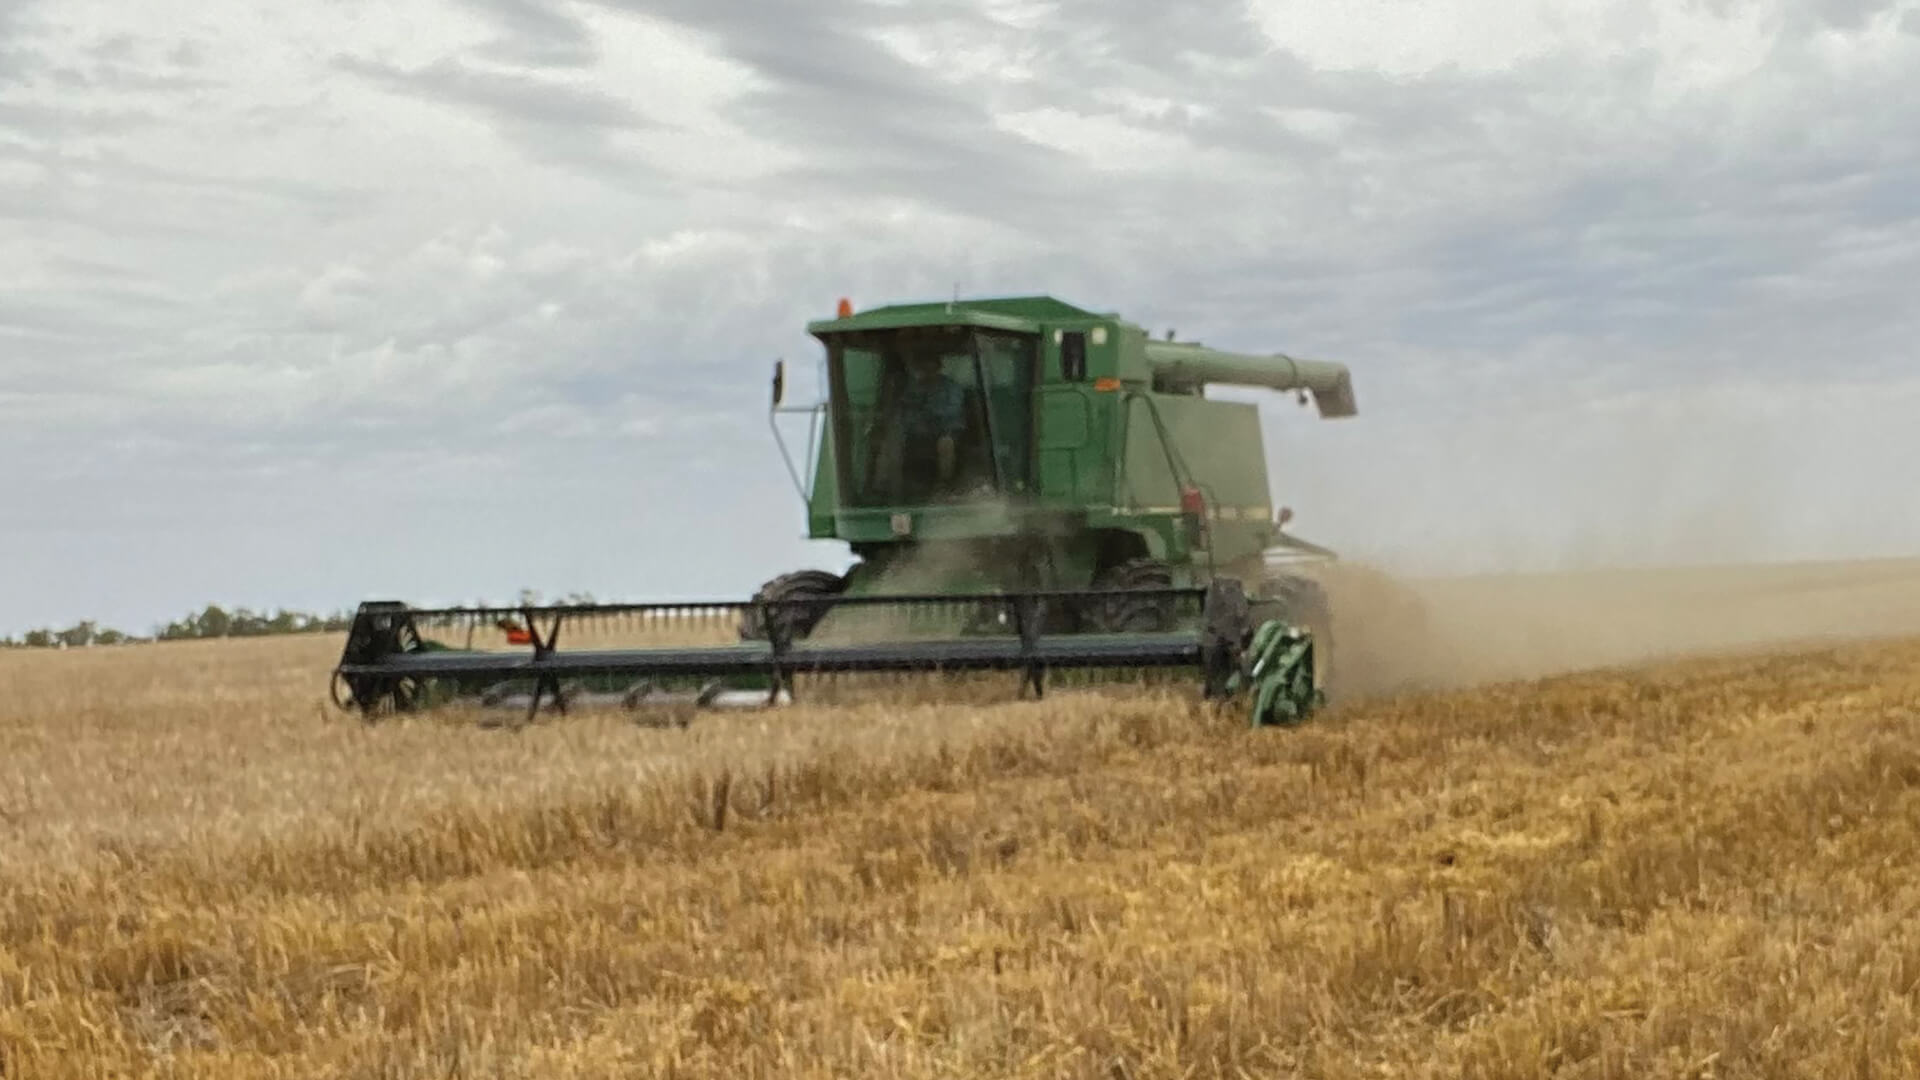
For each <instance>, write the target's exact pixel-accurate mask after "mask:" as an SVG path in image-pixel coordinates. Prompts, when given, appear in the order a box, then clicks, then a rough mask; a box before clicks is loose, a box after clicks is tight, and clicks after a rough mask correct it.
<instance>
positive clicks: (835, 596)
mask: <svg viewBox="0 0 1920 1080" xmlns="http://www.w3.org/2000/svg"><path fill="white" fill-rule="evenodd" d="M807 329H808V332H809V333H810V334H811V335H812V336H813V337H814V338H815V339H816V340H817V341H818V342H819V343H820V345H821V347H822V355H821V361H822V370H823V376H824V378H823V387H824V394H823V397H822V399H821V400H819V401H816V402H811V403H807V404H793V403H789V402H788V401H787V400H786V381H787V380H786V369H785V364H784V363H776V364H775V366H774V371H773V379H772V392H771V408H770V413H769V420H770V422H771V426H772V427H773V431H774V435H775V439H776V442H777V443H778V445H779V448H780V451H781V454H782V456H783V458H784V459H785V462H786V465H787V469H788V472H789V474H790V475H791V477H792V479H793V482H794V486H795V489H796V492H797V494H798V495H799V497H800V500H801V502H802V504H803V507H804V515H805V525H806V536H808V537H809V538H811V539H816V540H833V541H838V542H841V543H843V544H845V545H846V546H847V549H848V550H849V552H850V554H851V556H852V565H851V567H850V568H849V569H847V570H845V571H843V572H833V571H827V570H820V569H800V570H795V571H792V572H789V573H784V574H781V575H779V576H776V577H774V578H773V579H772V580H770V581H768V582H767V583H766V584H765V585H764V586H763V587H761V588H760V589H759V590H758V592H756V593H755V594H754V595H753V596H752V597H750V598H747V599H744V600H728V601H716V602H713V603H702V604H687V603H671V604H647V603H638V604H569V605H545V606H536V605H531V604H520V605H503V606H500V607H485V606H476V607H461V608H416V607H411V606H408V605H407V604H405V603H402V602H397V601H370V602H367V603H363V604H362V605H361V606H360V608H359V609H358V611H357V612H356V614H355V618H354V622H353V626H352V629H351V630H350V632H349V635H348V642H347V645H346V648H345V650H344V652H343V654H342V656H341V660H340V663H339V665H338V666H337V668H336V669H335V672H334V675H335V680H334V686H335V691H334V696H335V700H336V702H337V703H338V704H340V705H341V706H342V707H343V708H349V709H354V710H357V711H359V712H361V713H362V714H363V715H365V716H367V717H369V718H373V717H377V716H383V715H388V714H391V713H393V712H410V711H415V710H419V709H422V708H427V707H430V706H437V705H441V704H447V703H452V702H466V703H479V704H486V705H494V706H505V707H507V708H510V709H516V710H524V711H525V716H526V717H527V718H529V719H531V718H533V717H535V716H537V715H538V713H539V712H540V710H541V709H542V708H546V709H550V710H561V711H564V710H566V709H569V708H575V707H581V706H584V705H591V704H607V705H616V706H620V707H628V708H645V707H647V706H650V705H657V704H660V703H663V702H665V703H680V704H685V703H692V704H693V705H696V706H709V707H714V706H726V705H739V706H746V707H760V706H764V705H772V704H783V703H786V702H789V701H792V700H794V697H795V695H796V693H802V692H806V691H802V689H801V688H802V687H803V686H813V685H817V684H818V680H822V679H825V680H834V679H840V678H844V677H849V676H861V675H892V676H916V677H917V676H922V675H925V674H927V673H944V674H947V675H965V674H968V673H972V674H973V675H975V676H979V675H981V674H983V673H993V672H998V673H1003V677H1004V675H1016V676H1018V679H1019V683H1018V685H1019V688H1020V690H1021V692H1022V693H1026V692H1031V693H1034V694H1040V693H1043V692H1044V691H1045V688H1046V687H1047V685H1048V684H1049V683H1059V682H1063V681H1065V682H1076V681H1089V680H1090V681H1100V680H1102V679H1111V678H1113V677H1116V676H1118V677H1127V676H1135V677H1138V676H1141V675H1152V674H1158V675H1160V676H1162V677H1166V676H1171V677H1174V678H1181V677H1185V678H1189V679H1196V680H1197V681H1198V682H1199V683H1200V684H1201V687H1202V689H1203V691H1204V693H1205V695H1206V696H1207V697H1209V698H1212V699H1216V700H1242V701H1245V702H1246V704H1247V706H1248V708H1249V710H1250V713H1251V721H1252V722H1253V723H1255V724H1262V725H1266V724H1291V723H1297V722H1299V721H1300V720H1302V719H1304V718H1305V717H1306V716H1308V715H1309V714H1310V713H1312V712H1313V711H1314V710H1315V709H1317V708H1318V707H1320V706H1321V705H1322V704H1324V702H1325V701H1326V700H1327V695H1328V692H1329V690H1330V688H1332V687H1333V686H1335V685H1337V680H1338V678H1339V672H1340V670H1341V667H1342V662H1343V661H1342V655H1341V652H1340V647H1339V644H1338V642H1339V638H1340V628H1339V627H1337V626H1336V625H1335V623H1334V619H1333V607H1332V604H1331V603H1330V601H1329V596H1328V590H1327V587H1326V585H1325V584H1324V581H1323V579H1324V578H1325V577H1326V573H1325V570H1326V567H1327V565H1328V564H1331V563H1332V562H1333V561H1334V560H1335V559H1336V556H1335V554H1334V553H1333V552H1332V551H1329V550H1327V549H1325V548H1322V547H1319V546H1317V545H1314V544H1312V543H1309V542H1307V541H1305V540H1301V539H1299V538H1297V537H1294V536H1292V535H1291V534H1289V533H1288V532H1287V531H1286V528H1285V526H1286V525H1287V523H1288V520H1289V518H1290V514H1289V512H1288V511H1286V510H1284V509H1276V507H1275V505H1274V500H1273V498H1272V495H1271V493H1270V490H1269V483H1268V476H1267V467H1266V455H1265V452H1264V446H1263V441H1262V433H1261V425H1260V417H1259V411H1258V408H1257V406H1256V405H1254V404H1250V403H1246V402H1236V401H1223V400H1218V399H1214V398H1209V397H1208V396H1207V394H1206V390H1207V388H1208V387H1209V386H1234V387H1252V388H1265V389H1270V390H1274V391H1278V392H1283V393H1290V394H1294V395H1297V396H1298V399H1299V400H1300V402H1301V403H1302V404H1303V405H1304V404H1306V403H1307V402H1308V401H1309V400H1311V402H1312V403H1313V405H1314V406H1315V407H1316V409H1317V411H1318V413H1319V415H1320V416H1321V417H1323V418H1329V419H1333V418H1344V417H1351V416H1354V415H1355V414H1356V412H1357V405H1356V402H1355V397H1354V391H1353V384H1352V380H1351V376H1350V374H1349V372H1348V370H1347V368H1346V367H1345V366H1344V365H1341V364H1337V363H1330V362H1324V361H1314V360H1303V359H1297V358H1294V357H1291V356H1286V355H1281V354H1273V355H1252V354H1242V353H1233V352H1226V351H1222V350H1218V349H1212V348H1208V347H1206V346H1203V345H1201V344H1198V343H1193V342H1184V341H1176V340H1173V339H1172V336H1171V335H1168V336H1167V337H1166V338H1164V339H1155V338H1154V337H1152V336H1151V335H1150V334H1148V332H1147V331H1146V330H1144V329H1143V328H1142V327H1140V326H1137V325H1134V324H1132V323H1129V322H1127V321H1125V320H1124V319H1122V318H1120V317H1119V316H1118V315H1115V314H1111V313H1099V312H1094V311H1089V310H1085V309H1082V308H1079V307H1075V306H1073V305H1071V304H1067V303H1064V302H1062V301H1060V300H1056V299H1054V298H1052V297H1046V296H1033V297H1010V298H995V299H976V300H954V301H941V302H936V303H925V304H899V305H893V306H887V307H877V308H872V309H869V310H865V311H857V312H856V311H855V310H854V309H853V307H852V306H851V305H850V304H849V303H848V302H846V301H842V302H841V304H840V308H839V311H838V312H837V313H836V315H835V316H834V317H832V318H828V319H823V320H820V321H817V322H813V323H811V324H809V325H808V327H807ZM783 418H784V419H785V420H787V421H788V423H789V424H790V425H791V424H792V423H793V422H794V421H795V419H796V418H799V419H800V420H803V421H804V423H805V427H806V438H805V441H804V444H802V445H794V443H796V442H798V440H789V438H788V437H787V434H786V433H784V432H783V430H782V427H781V421H782V419H783ZM503 629H504V630H505V631H506V632H507V633H508V634H509V635H510V636H511V640H510V641H508V642H506V643H504V644H502V643H501V642H500V640H499V635H500V633H501V631H502V630H503ZM1183 673H1184V675H1183Z"/></svg>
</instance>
